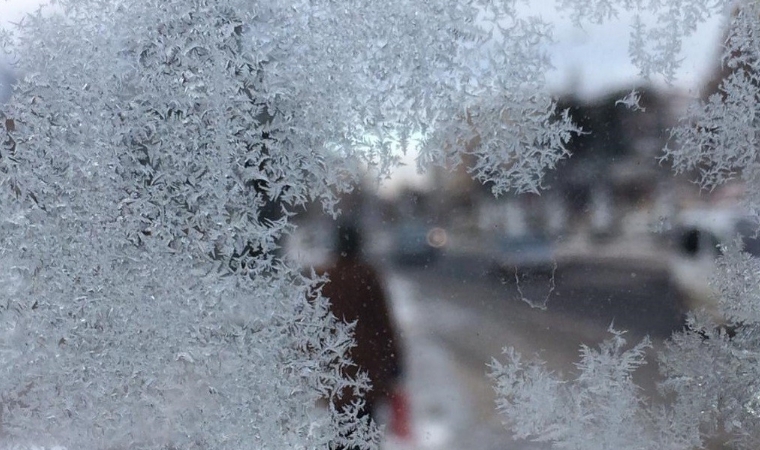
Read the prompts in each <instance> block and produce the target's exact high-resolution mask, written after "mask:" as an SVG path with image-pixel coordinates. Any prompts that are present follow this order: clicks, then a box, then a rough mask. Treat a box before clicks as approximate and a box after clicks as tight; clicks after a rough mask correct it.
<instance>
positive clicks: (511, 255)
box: [491, 234, 556, 274]
mask: <svg viewBox="0 0 760 450" xmlns="http://www.w3.org/2000/svg"><path fill="white" fill-rule="evenodd" d="M555 246H556V244H555V242H554V241H553V240H552V239H550V238H549V237H546V236H544V235H539V234H529V235H523V236H499V237H497V238H495V239H494V242H493V247H492V250H491V263H492V266H493V267H494V269H496V271H498V272H501V273H504V272H508V273H510V274H514V273H516V272H521V273H527V272H531V273H551V272H552V271H554V269H555V267H556V263H555Z"/></svg>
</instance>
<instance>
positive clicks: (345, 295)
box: [320, 258, 402, 408]
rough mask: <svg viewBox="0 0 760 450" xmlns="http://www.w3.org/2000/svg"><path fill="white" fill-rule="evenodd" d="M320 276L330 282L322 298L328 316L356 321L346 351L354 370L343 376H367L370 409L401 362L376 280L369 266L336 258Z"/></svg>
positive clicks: (390, 385)
mask: <svg viewBox="0 0 760 450" xmlns="http://www.w3.org/2000/svg"><path fill="white" fill-rule="evenodd" d="M320 273H322V274H324V273H327V274H328V276H329V278H330V281H329V282H328V283H327V284H325V286H324V287H323V289H322V295H323V296H324V297H327V298H328V299H329V300H330V303H331V307H330V310H331V311H332V313H333V314H334V315H335V316H336V317H337V318H338V319H339V320H343V321H345V322H354V321H356V327H355V329H354V339H355V341H356V346H355V347H354V348H352V349H351V351H350V357H351V359H352V360H353V362H354V363H355V364H356V366H352V367H351V368H349V369H347V370H346V375H348V376H350V377H354V376H356V373H357V371H358V370H361V371H364V372H365V373H367V375H368V376H369V378H370V380H371V383H372V389H371V390H370V391H369V392H368V393H367V394H366V395H365V397H364V398H365V400H366V402H367V405H368V406H369V407H370V408H371V407H372V406H373V405H374V404H375V403H376V402H377V401H379V400H382V399H384V398H387V397H388V396H389V395H390V393H391V389H392V388H393V384H394V382H395V381H396V379H397V378H398V376H399V375H400V373H401V361H402V358H401V353H400V348H399V347H400V346H399V339H398V335H397V333H396V330H395V327H394V324H393V319H392V316H391V311H390V305H389V304H388V299H387V297H386V295H385V291H384V289H383V286H382V283H381V281H380V277H379V276H378V274H377V272H376V271H375V269H373V268H372V267H371V266H370V265H369V264H367V263H364V262H362V261H360V260H359V259H355V258H340V259H338V261H337V262H336V263H335V264H334V265H333V266H332V267H330V268H326V269H323V270H320ZM353 399H354V398H353V397H352V396H351V395H345V394H344V396H343V398H341V399H339V400H337V401H336V404H337V405H338V406H340V405H345V404H347V403H349V402H350V401H351V400H353Z"/></svg>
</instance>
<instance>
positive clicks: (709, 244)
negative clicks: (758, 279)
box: [669, 208, 760, 322]
mask: <svg viewBox="0 0 760 450" xmlns="http://www.w3.org/2000/svg"><path fill="white" fill-rule="evenodd" d="M757 231H758V228H757V224H756V222H755V221H753V220H752V219H750V218H748V217H747V216H745V215H744V214H742V213H741V212H740V211H738V210H736V209H733V208H731V209H693V210H688V211H684V212H682V213H681V214H680V215H679V217H678V218H677V220H676V223H675V226H674V228H673V230H672V231H671V242H672V244H673V252H672V256H671V258H670V261H669V267H670V277H671V280H672V282H673V284H674V285H675V287H676V288H677V289H678V290H679V292H680V293H681V294H682V295H683V297H684V303H685V307H686V308H687V309H688V310H691V311H697V310H704V311H706V312H707V313H708V314H709V315H710V316H712V317H713V319H715V320H716V321H718V322H722V321H723V317H722V316H721V314H720V312H719V309H718V301H717V296H716V293H715V292H714V291H713V290H712V288H711V287H710V278H711V277H712V275H713V273H714V272H715V268H716V258H717V257H718V256H720V254H721V248H720V247H721V246H722V245H727V244H729V243H730V242H732V241H733V240H734V239H736V238H737V237H740V238H741V240H742V244H743V246H744V251H745V252H747V253H749V254H750V255H753V256H755V257H760V238H759V237H758V236H757Z"/></svg>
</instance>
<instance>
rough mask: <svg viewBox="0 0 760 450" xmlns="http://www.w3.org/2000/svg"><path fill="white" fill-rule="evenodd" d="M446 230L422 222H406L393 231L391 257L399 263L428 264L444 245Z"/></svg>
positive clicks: (434, 258)
mask: <svg viewBox="0 0 760 450" xmlns="http://www.w3.org/2000/svg"><path fill="white" fill-rule="evenodd" d="M447 241H448V236H447V234H446V230H444V229H443V228H440V227H435V226H430V225H428V224H425V223H423V222H406V223H403V224H401V225H399V226H398V227H396V229H395V230H394V232H393V250H392V254H393V259H394V260H395V261H396V262H397V263H399V264H409V265H412V264H430V263H433V262H435V261H436V260H437V259H438V257H439V256H440V253H441V251H442V249H443V248H444V247H445V246H446V244H447Z"/></svg>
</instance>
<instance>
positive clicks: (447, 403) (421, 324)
mask: <svg viewBox="0 0 760 450" xmlns="http://www.w3.org/2000/svg"><path fill="white" fill-rule="evenodd" d="M387 285H388V289H389V294H390V297H391V299H392V302H393V310H394V313H395V315H396V320H397V322H398V325H399V327H400V329H401V334H402V337H403V338H404V345H405V348H406V364H407V367H406V374H405V380H404V382H405V389H406V391H407V393H408V395H409V401H410V406H411V421H412V430H413V433H412V438H411V439H410V440H407V441H400V440H398V439H397V438H395V437H394V436H393V435H390V436H387V438H386V442H385V443H384V445H383V450H413V449H414V450H460V449H463V448H471V449H478V450H490V449H494V450H495V449H505V448H509V449H515V450H517V449H520V450H537V449H541V448H545V447H541V446H537V445H533V444H531V443H525V442H514V441H512V440H511V439H510V437H509V433H508V432H507V430H506V429H505V428H504V426H503V425H502V424H501V423H500V421H499V419H498V417H497V415H496V412H495V405H494V403H493V391H492V389H491V387H490V383H489V382H488V379H487V378H486V370H487V368H486V367H485V366H480V367H472V365H470V364H467V362H466V361H463V360H462V358H461V357H458V356H457V355H455V354H454V353H453V352H452V350H450V349H448V348H447V346H446V345H445V343H443V342H442V341H441V340H440V339H437V338H436V335H438V333H436V332H434V331H435V330H434V328H437V329H438V332H440V328H447V327H461V326H471V327H473V328H476V327H477V326H478V317H477V315H476V314H474V313H472V312H471V311H467V310H465V309H462V308H457V307H455V306H454V305H451V304H447V303H441V304H440V307H438V308H436V309H435V310H434V311H431V310H430V309H429V308H423V302H421V300H422V299H420V298H419V293H418V292H417V289H416V287H415V284H414V282H413V281H412V280H411V279H409V278H407V277H405V276H404V275H399V274H392V275H391V276H390V277H389V280H388V283H387ZM462 322H470V323H469V324H463V323H462Z"/></svg>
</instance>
